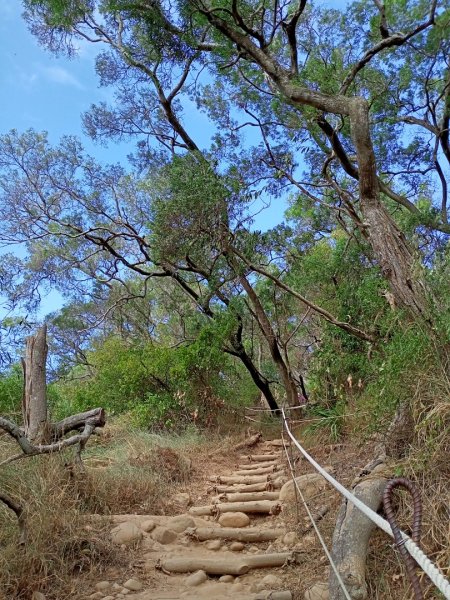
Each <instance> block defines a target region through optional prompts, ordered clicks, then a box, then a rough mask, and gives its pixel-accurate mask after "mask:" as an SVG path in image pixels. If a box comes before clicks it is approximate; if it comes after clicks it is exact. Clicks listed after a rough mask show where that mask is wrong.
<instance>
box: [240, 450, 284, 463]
mask: <svg viewBox="0 0 450 600" xmlns="http://www.w3.org/2000/svg"><path fill="white" fill-rule="evenodd" d="M280 457H281V452H277V453H276V454H243V455H242V456H240V457H239V460H245V461H250V462H269V461H274V460H279V458H280Z"/></svg>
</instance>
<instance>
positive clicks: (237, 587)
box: [232, 580, 245, 592]
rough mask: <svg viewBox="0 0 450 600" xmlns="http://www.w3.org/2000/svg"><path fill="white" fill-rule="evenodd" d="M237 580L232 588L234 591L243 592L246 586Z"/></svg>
mask: <svg viewBox="0 0 450 600" xmlns="http://www.w3.org/2000/svg"><path fill="white" fill-rule="evenodd" d="M236 581H237V580H235V582H234V583H233V587H232V590H233V592H243V591H244V590H245V587H244V586H243V585H242V583H240V582H238V583H236Z"/></svg>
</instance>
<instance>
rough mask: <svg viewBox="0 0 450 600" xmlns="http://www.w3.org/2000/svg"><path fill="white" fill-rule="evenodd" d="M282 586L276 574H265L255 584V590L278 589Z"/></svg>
mask: <svg viewBox="0 0 450 600" xmlns="http://www.w3.org/2000/svg"><path fill="white" fill-rule="evenodd" d="M282 586H283V582H282V580H281V579H280V578H279V577H277V576H276V575H266V576H265V577H264V578H263V579H261V581H260V582H259V583H257V584H256V591H257V592H261V591H262V590H269V589H271V590H279V589H280V588H281V587H282Z"/></svg>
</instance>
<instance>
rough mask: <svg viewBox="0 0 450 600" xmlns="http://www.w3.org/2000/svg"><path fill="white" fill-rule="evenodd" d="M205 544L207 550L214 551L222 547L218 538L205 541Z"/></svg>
mask: <svg viewBox="0 0 450 600" xmlns="http://www.w3.org/2000/svg"><path fill="white" fill-rule="evenodd" d="M205 546H206V547H207V548H208V550H214V551H216V550H220V549H221V548H222V542H221V541H220V540H211V541H210V542H207V543H206V544H205Z"/></svg>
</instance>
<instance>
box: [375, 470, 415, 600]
mask: <svg viewBox="0 0 450 600" xmlns="http://www.w3.org/2000/svg"><path fill="white" fill-rule="evenodd" d="M397 487H403V488H405V489H407V490H408V492H409V493H410V494H411V496H412V499H413V525H412V531H411V538H412V540H413V542H414V543H416V544H417V545H419V542H420V529H421V525H422V501H421V499H420V493H419V490H418V488H417V487H416V486H415V485H414V484H413V483H412V482H411V481H409V480H408V479H405V478H404V477H397V478H395V479H391V481H389V482H388V483H387V485H386V487H385V489H384V493H383V506H384V511H385V513H386V518H387V520H388V522H389V525H390V526H391V529H392V532H393V534H394V539H395V543H396V546H397V548H398V550H399V552H400V554H401V556H402V558H403V561H404V563H405V565H406V572H407V574H408V577H409V580H410V582H411V585H412V588H413V592H414V596H415V598H416V600H423V593H422V588H421V586H420V581H419V578H418V577H417V574H416V563H415V562H414V560H413V558H412V556H411V554H410V553H409V552H408V551H407V550H406V548H405V542H404V540H403V538H402V534H401V531H400V529H399V526H398V525H397V521H396V519H395V514H394V508H393V506H392V492H393V491H394V489H395V488H397Z"/></svg>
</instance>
